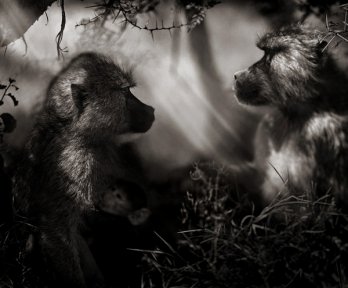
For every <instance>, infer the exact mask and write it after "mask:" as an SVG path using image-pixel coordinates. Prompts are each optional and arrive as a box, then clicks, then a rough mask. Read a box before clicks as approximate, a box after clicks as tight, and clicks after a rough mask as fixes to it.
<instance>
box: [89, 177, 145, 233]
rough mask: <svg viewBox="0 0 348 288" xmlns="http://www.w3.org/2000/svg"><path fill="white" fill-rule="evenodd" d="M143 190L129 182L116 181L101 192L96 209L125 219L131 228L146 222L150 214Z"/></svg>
mask: <svg viewBox="0 0 348 288" xmlns="http://www.w3.org/2000/svg"><path fill="white" fill-rule="evenodd" d="M146 206H147V199H146V194H145V192H144V190H143V189H142V188H141V187H140V186H139V185H137V184H136V183H132V182H129V181H123V180H118V181H115V183H113V184H112V185H110V186H108V188H107V189H105V190H104V191H102V192H101V193H100V196H99V201H97V203H96V207H97V208H98V209H99V210H101V211H103V212H106V213H109V214H112V215H115V216H121V217H126V218H127V219H128V220H129V222H130V223H131V224H132V225H133V226H137V225H141V224H144V223H145V222H146V220H147V219H148V218H149V216H150V214H151V212H150V210H149V209H148V208H146Z"/></svg>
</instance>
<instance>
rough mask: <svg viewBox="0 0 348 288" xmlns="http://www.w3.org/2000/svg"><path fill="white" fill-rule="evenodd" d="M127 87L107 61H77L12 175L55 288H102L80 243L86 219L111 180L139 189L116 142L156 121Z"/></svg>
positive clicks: (62, 76)
mask: <svg viewBox="0 0 348 288" xmlns="http://www.w3.org/2000/svg"><path fill="white" fill-rule="evenodd" d="M133 86H134V81H133V78H132V76H131V74H130V73H126V72H124V71H123V70H122V69H121V68H120V67H119V66H118V65H116V64H115V63H114V62H113V61H111V60H110V59H109V58H107V57H105V56H103V55H100V54H96V53H84V54H81V55H79V56H77V57H75V58H74V59H73V60H72V61H71V62H70V63H69V64H68V66H67V67H66V68H65V69H63V70H62V71H61V72H60V73H59V74H58V75H57V77H56V78H55V79H53V81H52V83H51V85H50V87H49V89H48V96H47V99H46V102H45V105H44V107H43V110H42V112H41V114H40V115H39V117H38V119H37V121H36V124H35V126H34V129H33V131H32V133H31V136H30V140H29V142H28V143H27V145H26V157H24V160H23V163H21V165H19V169H18V171H17V172H16V175H15V189H14V190H15V191H14V193H15V197H16V206H17V207H18V208H19V210H20V212H21V213H24V214H25V215H26V216H27V217H29V219H31V220H32V222H33V223H34V224H35V225H36V226H37V227H38V229H39V232H40V239H39V244H40V248H41V251H42V254H43V255H44V257H45V258H46V259H47V263H48V264H49V266H50V267H52V270H53V271H54V272H55V275H56V281H55V282H56V284H57V285H58V286H59V287H63V286H68V287H76V288H77V287H81V288H82V287H99V286H103V282H104V281H103V277H102V275H101V273H100V271H99V269H98V267H97V265H96V263H95V261H94V258H93V257H92V254H91V253H90V249H89V247H88V245H87V243H86V241H85V239H83V237H82V235H81V230H82V227H83V226H84V223H83V222H84V216H85V215H86V214H88V213H89V212H90V211H94V209H95V208H96V207H95V205H96V203H98V201H99V199H100V197H99V196H100V192H101V191H103V189H104V188H105V187H107V185H108V183H112V181H113V180H114V179H123V180H124V181H132V182H135V183H137V184H138V185H140V186H142V185H143V179H142V175H141V171H139V170H138V169H137V165H135V164H134V162H136V161H133V160H134V159H133V158H136V157H134V155H133V154H132V152H131V151H130V150H129V149H124V148H123V147H124V146H121V144H120V142H119V139H120V137H122V136H123V135H125V134H128V133H144V132H146V131H147V130H148V129H150V127H151V126H152V123H153V121H154V109H153V108H152V107H151V106H148V105H145V104H144V103H142V102H141V101H140V100H138V99H137V98H136V97H135V96H134V95H133V94H132V93H131V91H130V89H131V87H133ZM129 151H130V152H129ZM124 152H127V153H124Z"/></svg>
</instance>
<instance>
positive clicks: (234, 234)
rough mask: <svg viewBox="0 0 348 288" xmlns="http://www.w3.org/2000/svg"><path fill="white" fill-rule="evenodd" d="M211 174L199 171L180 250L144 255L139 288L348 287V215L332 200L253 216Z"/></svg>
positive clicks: (294, 201) (276, 205)
mask: <svg viewBox="0 0 348 288" xmlns="http://www.w3.org/2000/svg"><path fill="white" fill-rule="evenodd" d="M208 174H210V173H208ZM208 174H207V173H204V171H202V170H199V168H196V172H195V176H197V175H198V177H194V183H195V186H196V188H194V189H196V190H194V189H193V190H194V191H188V192H187V195H186V197H185V201H184V204H183V207H182V228H181V229H182V231H180V232H179V233H178V243H177V246H176V247H173V246H169V245H168V247H167V249H162V250H156V251H150V252H147V253H145V256H144V263H145V266H146V267H147V269H145V270H144V272H145V273H144V279H143V283H144V284H143V287H173V288H174V287H214V288H217V287H226V288H227V287H304V285H306V287H347V285H348V279H347V278H346V275H348V274H347V272H348V271H347V268H348V261H347V260H348V258H347V256H348V254H347V252H348V242H347V239H348V238H347V237H348V215H346V214H344V213H342V212H341V211H339V210H338V209H337V208H336V207H335V205H334V203H333V199H332V197H331V196H330V195H329V194H328V195H325V196H323V197H321V198H320V199H313V197H312V196H311V195H305V196H302V197H294V196H289V197H286V198H283V199H282V198H278V199H276V200H275V201H274V202H273V203H271V204H270V205H269V206H267V207H265V208H264V209H263V210H262V211H261V212H260V213H256V212H255V209H254V206H253V204H252V203H250V202H248V200H247V198H246V197H245V195H243V194H242V193H238V192H240V191H236V190H235V189H232V187H231V185H229V184H226V183H228V182H227V181H226V179H224V178H225V177H224V176H225V175H224V172H223V169H217V170H216V173H215V175H213V176H211V175H208ZM193 187H194V186H193ZM197 187H198V188H197ZM227 195H228V196H227ZM300 285H301V286H300Z"/></svg>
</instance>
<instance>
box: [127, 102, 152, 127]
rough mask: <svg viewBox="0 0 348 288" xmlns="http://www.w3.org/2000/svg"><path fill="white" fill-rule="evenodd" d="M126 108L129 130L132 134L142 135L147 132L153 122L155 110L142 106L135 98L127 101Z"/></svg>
mask: <svg viewBox="0 0 348 288" xmlns="http://www.w3.org/2000/svg"><path fill="white" fill-rule="evenodd" d="M128 108H129V113H130V119H131V121H130V129H131V131H132V132H138V133H143V132H146V131H147V130H149V129H150V128H151V126H152V123H153V121H154V120H155V115H154V111H155V109H154V108H153V107H151V106H149V105H146V104H144V103H143V102H141V101H140V100H138V99H137V98H136V97H134V96H133V97H132V98H131V99H129V100H128Z"/></svg>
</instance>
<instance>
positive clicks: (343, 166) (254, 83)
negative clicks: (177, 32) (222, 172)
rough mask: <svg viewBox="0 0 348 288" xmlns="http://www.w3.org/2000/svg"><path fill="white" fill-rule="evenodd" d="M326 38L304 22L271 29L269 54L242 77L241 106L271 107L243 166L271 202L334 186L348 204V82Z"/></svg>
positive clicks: (263, 45)
mask: <svg viewBox="0 0 348 288" xmlns="http://www.w3.org/2000/svg"><path fill="white" fill-rule="evenodd" d="M323 36H324V34H323V33H320V32H314V31H312V30H310V29H309V28H306V27H304V26H300V25H296V26H292V27H286V28H283V29H281V30H280V31H277V32H272V33H268V34H265V35H264V36H263V37H261V38H260V39H259V41H258V43H257V46H258V47H259V48H260V49H261V50H263V51H264V56H263V57H262V58H261V59H260V60H259V61H258V62H256V63H255V64H253V65H252V66H250V67H249V68H248V69H246V70H243V71H240V72H237V73H235V74H234V78H235V92H236V97H237V99H238V101H239V102H240V103H244V104H246V105H253V106H261V105H266V106H268V107H270V108H271V112H269V113H268V114H267V115H265V116H264V118H263V120H262V121H261V123H260V124H259V127H258V131H257V133H256V136H255V143H254V154H255V155H254V161H253V162H252V163H248V164H246V165H245V167H244V168H240V169H239V171H238V172H239V173H240V174H239V175H240V177H241V178H243V177H244V180H246V181H247V183H251V184H250V185H253V187H252V189H253V190H254V191H260V190H261V195H262V199H263V201H264V203H269V202H270V201H272V199H274V197H275V196H277V195H289V193H291V195H300V194H301V195H303V194H306V193H312V195H313V194H314V195H316V196H320V195H323V194H324V193H327V192H328V191H332V193H333V195H335V198H336V202H337V203H343V204H348V192H347V191H348V177H347V171H348V170H347V168H348V142H347V136H348V134H347V133H348V121H347V120H348V117H347V116H348V114H347V113H348V102H347V100H346V96H347V91H348V79H347V77H346V75H345V74H344V73H343V72H342V71H340V69H339V68H338V66H337V64H336V63H335V61H334V59H333V56H332V55H331V54H330V53H329V51H328V48H327V47H326V46H327V43H326V42H325V41H321V39H323V38H322V37H323ZM234 170H235V171H237V170H238V168H234ZM236 173H237V172H236ZM313 192H315V193H313ZM308 195H310V194H308Z"/></svg>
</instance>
